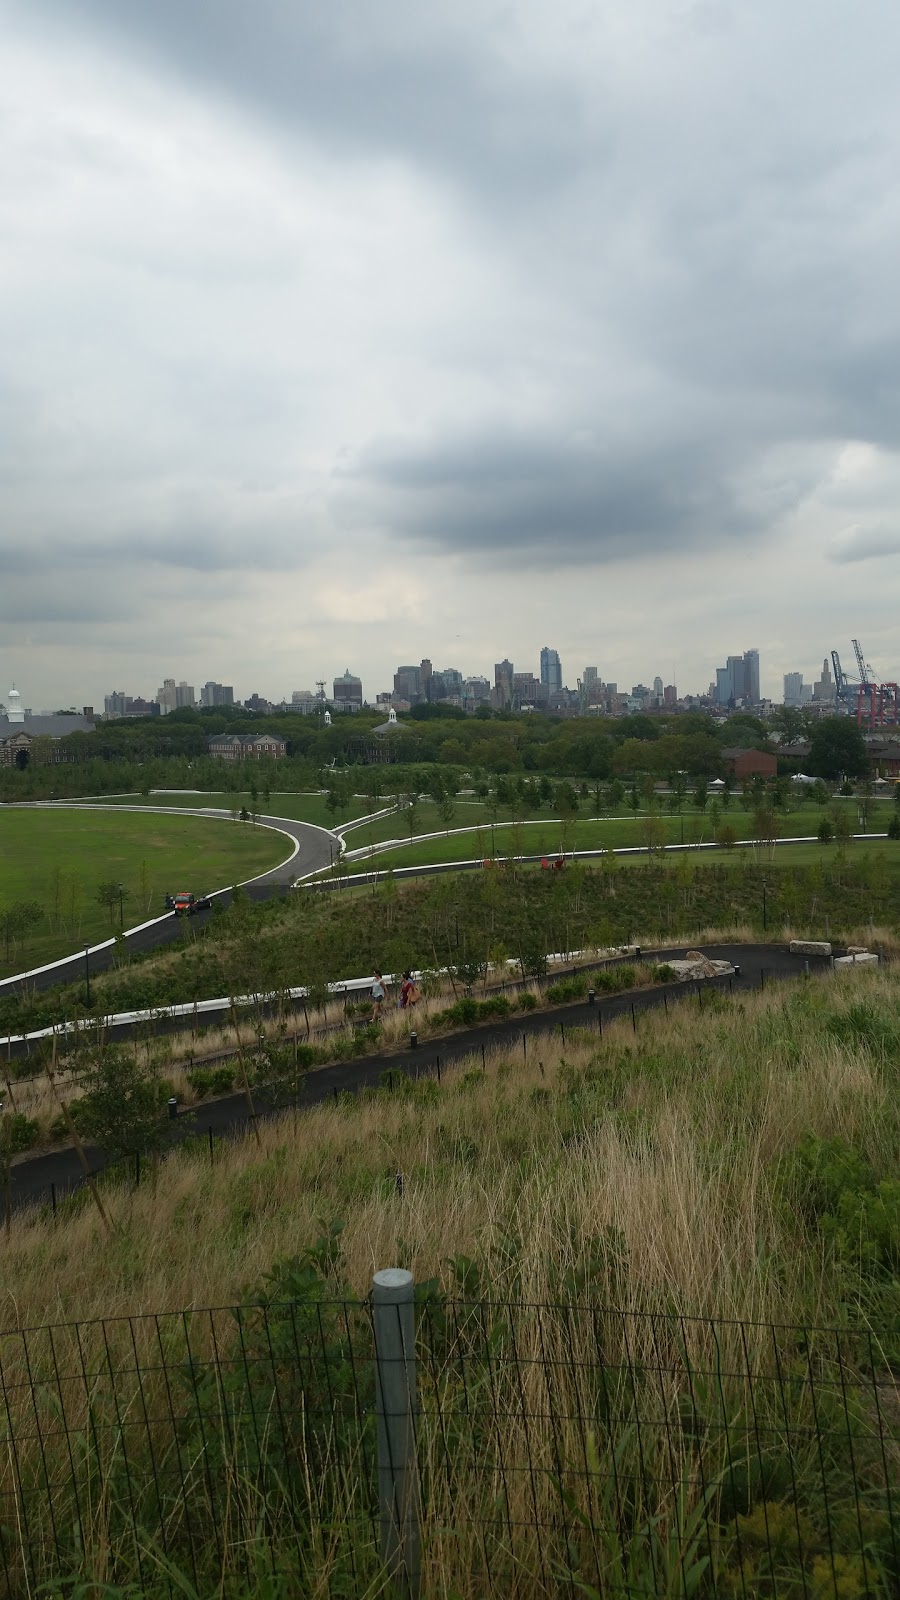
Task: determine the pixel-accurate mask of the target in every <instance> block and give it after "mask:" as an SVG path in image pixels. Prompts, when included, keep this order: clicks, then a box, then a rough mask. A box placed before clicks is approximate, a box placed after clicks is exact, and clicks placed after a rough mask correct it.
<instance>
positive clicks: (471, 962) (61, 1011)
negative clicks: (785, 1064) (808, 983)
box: [0, 841, 900, 1034]
mask: <svg viewBox="0 0 900 1600" xmlns="http://www.w3.org/2000/svg"><path fill="white" fill-rule="evenodd" d="M888 846H891V848H892V850H893V851H894V855H893V856H892V857H889V856H888ZM797 848H798V850H801V851H802V850H806V849H811V848H812V847H808V846H798V847H797ZM896 849H897V847H896V846H894V845H893V842H892V841H878V842H875V843H873V844H872V845H870V846H868V847H860V846H858V845H854V846H852V847H850V848H849V849H848V850H847V851H840V850H832V851H831V853H830V854H829V855H828V857H827V859H825V858H823V859H821V860H819V861H817V862H814V863H813V862H810V863H809V864H805V863H806V860H807V858H806V857H804V858H803V859H802V860H801V861H799V862H798V863H797V864H796V865H793V866H784V867H782V866H781V865H780V858H778V857H777V856H776V858H775V860H774V861H773V862H767V861H765V860H762V861H755V860H753V859H752V853H750V852H748V853H747V857H748V858H747V859H745V853H744V852H735V853H734V855H733V857H731V858H729V859H728V860H726V861H722V862H721V863H719V864H718V865H711V864H707V863H706V861H705V860H704V859H703V858H702V857H701V858H694V857H690V856H687V855H685V856H681V855H679V856H675V857H662V858H659V857H657V858H654V860H653V861H652V862H650V863H647V862H646V861H643V862H641V864H639V865H637V866H632V867H629V868H625V867H623V866H621V865H620V864H619V862H618V861H617V860H616V859H614V858H609V859H607V860H605V861H604V862H602V863H600V864H598V865H596V866H590V867H587V866H581V865H574V866H573V865H571V864H570V865H569V866H567V868H566V870H565V872H561V873H549V872H541V871H540V869H539V868H530V869H520V870H518V871H513V870H511V869H503V868H497V869H495V870H493V871H490V872H488V871H483V872H479V873H470V874H459V875H458V876H447V877H441V878H434V879H430V880H429V879H425V880H422V881H420V882H413V883H405V884H402V885H400V884H397V883H395V882H393V880H391V879H387V880H385V881H384V882H382V883H380V884H379V885H378V886H377V888H376V887H374V886H370V887H369V888H360V889H359V890H353V891H348V890H334V891H331V892H328V893H325V892H321V893H320V892H315V891H312V890H310V889H301V890H296V891H294V892H293V893H292V894H291V895H290V896H287V897H284V898H278V899H276V900H272V901H269V902H267V903H266V904H264V905H258V906H254V905H249V904H246V903H244V904H240V905H236V906H234V907H233V908H231V909H230V910H229V911H228V912H226V913H224V914H223V915H222V916H220V917H219V916H217V917H214V918H213V919H212V922H211V924H210V927H209V929H208V931H207V932H206V933H204V934H203V935H202V936H200V937H199V938H196V937H194V930H193V929H191V928H189V929H188V930H187V937H186V942H185V943H184V944H180V945H178V946H175V945H172V946H169V947H168V948H167V949H165V950H163V951H161V952H159V953H156V954H153V955H151V956H149V957H147V958H146V959H143V960H139V961H136V962H133V963H132V964H130V965H126V966H124V967H122V968H120V969H117V970H114V971H111V972H109V973H107V974H104V975H103V976H101V977H99V978H98V979H97V982H96V1004H97V1005H98V1006H102V1007H103V1008H104V1010H110V1011H123V1010H129V1009H132V1008H139V1007H148V1006H153V1005H158V1004H165V1003H168V1002H176V1001H178V1002H181V1001H186V1002H190V1001H192V1000H194V999H199V998H203V997H205V996H209V997H214V996H218V995H227V994H229V993H232V992H234V993H241V994H243V993H246V992H247V991H248V990H259V989H262V990H266V989H272V988H277V987H279V986H288V985H289V986H295V985H298V984H303V983H306V984H312V985H313V986H314V987H315V986H321V985H322V984H323V983H325V982H328V981H335V980H339V979H341V978H348V977H356V976H361V975H364V974H366V973H369V972H371V971H372V970H373V968H374V967H375V966H379V967H380V968H381V969H382V970H383V971H385V972H390V971H393V972H397V971H402V970H403V969H404V968H405V967H407V966H413V967H418V968H432V967H440V966H446V965H448V964H450V965H454V966H459V967H462V968H463V969H464V970H465V971H470V972H471V971H474V972H476V973H477V972H478V971H479V970H480V968H481V966H482V965H483V963H484V962H485V961H486V960H488V959H491V960H493V961H496V960H499V959H501V958H503V957H512V958H515V959H516V960H519V961H521V962H522V964H523V966H524V968H525V970H526V973H529V974H531V973H534V972H540V971H541V970H542V966H543V962H544V958H545V956H546V954H547V952H548V951H565V950H574V949H579V948H582V947H583V946H591V947H596V946H598V945H599V946H606V945H612V944H623V943H628V942H630V941H631V940H632V939H633V938H634V937H635V936H636V935H637V934H638V932H640V933H641V934H642V936H643V938H644V940H645V942H646V943H648V944H652V943H654V942H655V941H657V940H660V941H662V940H666V939H672V938H679V937H686V938H696V937H697V936H698V929H700V928H718V929H725V928H729V927H734V926H742V927H747V926H749V927H750V928H752V929H756V930H758V931H759V932H760V933H761V932H763V931H764V930H765V931H768V933H769V934H770V935H771V934H772V933H774V932H778V933H779V934H780V932H781V931H782V929H788V928H791V929H794V930H796V931H800V930H807V929H808V930H811V931H812V933H813V936H815V937H821V936H825V935H827V934H828V933H831V934H835V935H837V934H839V933H840V932H844V933H847V932H850V931H852V930H854V929H860V928H864V927H865V926H866V925H867V924H875V925H878V926H884V927H888V928H891V927H894V928H896V927H897V926H898V924H900V874H898V873H897V872H894V871H891V870H889V861H890V860H892V859H894V860H895V859H896ZM82 1002H83V993H82V992H81V991H80V990H79V989H78V988H77V987H75V988H73V989H71V990H69V991H65V990H54V991H52V992H47V993H45V994H38V995H35V996H33V997H28V996H25V997H22V998H21V999H9V998H0V1034H2V1033H3V1032H4V1031H6V1030H7V1029H8V1030H9V1031H13V1032H18V1031H21V1029H22V1028H25V1027H41V1026H45V1025H48V1024H49V1023H51V1022H53V1021H54V1020H56V1019H57V1018H60V1017H71V1016H73V1015H77V1014H78V1013H79V1007H80V1006H81V1005H82Z"/></svg>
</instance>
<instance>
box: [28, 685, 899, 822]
mask: <svg viewBox="0 0 900 1600" xmlns="http://www.w3.org/2000/svg"><path fill="white" fill-rule="evenodd" d="M798 719H799V720H798ZM382 720H383V718H382V714H381V713H380V712H363V713H360V714H357V715H353V716H350V715H345V716H340V717H335V719H334V722H333V724H332V726H330V727H326V726H325V725H324V723H323V720H322V719H321V718H319V717H318V716H309V717H303V716H298V715H293V714H291V713H285V714H276V715H273V716H268V717H261V716H257V715H254V714H252V713H250V712H246V711H244V710H242V709H241V708H239V707H221V708H217V709H216V710H215V711H190V710H181V711H175V712H173V713H172V714H171V715H170V716H168V717H166V718H165V719H163V720H160V719H156V718H154V719H151V718H131V719H127V718H126V719H122V720H121V721H118V722H113V723H104V724H102V725H101V726H100V727H98V728H97V729H96V730H95V731H94V732H93V733H73V734H69V735H68V737H67V738H66V739H65V740H64V741H61V743H62V744H64V746H65V756H66V760H65V761H64V762H61V763H59V764H56V763H54V764H52V765H48V764H46V755H47V752H46V751H44V752H43V753H42V754H36V758H35V759H34V760H32V761H31V762H30V763H29V764H28V765H27V766H26V767H25V769H24V770H23V771H17V770H15V769H13V768H6V769H3V770H2V771H0V799H4V800H13V799H30V798H39V797H43V796H48V795H55V796H57V797H58V798H65V797H66V796H69V795H77V794H104V793H114V792H115V791H117V790H120V791H124V790H138V791H140V790H143V791H145V792H147V791H149V790H150V789H151V788H178V787H185V788H197V789H203V788H210V789H229V788H230V789H234V790H235V791H237V790H245V791H246V790H247V789H248V787H249V784H250V777H251V774H253V773H255V774H256V775H257V780H256V781H257V782H258V784H259V785H264V786H267V787H271V788H274V787H279V788H283V789H304V788H311V787H318V786H319V785H320V784H321V777H322V772H323V770H325V769H335V768H343V767H347V768H356V767H362V768H369V767H372V766H375V765H377V766H382V765H383V766H386V767H389V768H398V767H399V768H410V769H411V768H417V767H431V766H435V765H437V766H440V767H443V768H453V769H456V770H457V771H458V772H459V773H460V774H464V773H467V774H469V775H470V776H474V775H477V774H481V773H484V774H487V775H489V776H501V775H504V774H519V773H525V774H529V775H540V774H542V773H547V774H551V775H554V776H557V777H569V778H580V779H585V780H591V779H593V780H609V779H611V778H617V777H623V776H626V777H636V776H643V775H647V776H652V777H654V778H655V779H657V780H666V779H668V780H670V781H671V780H672V779H674V778H675V776H676V775H677V774H679V773H680V774H686V775H687V777H688V779H689V780H691V781H696V780H697V779H700V778H704V777H705V778H717V777H723V776H724V775H725V763H724V761H723V751H724V750H725V749H727V748H729V747H732V746H736V747H742V748H748V747H753V748H755V749H762V750H773V751H776V750H777V749H778V746H777V745H776V744H774V743H773V742H772V741H771V734H772V733H773V732H780V733H781V734H782V736H783V737H787V738H791V737H794V736H796V735H797V734H798V733H799V734H802V733H804V732H806V731H807V726H806V725H805V723H804V719H803V717H802V713H798V712H793V711H792V710H791V708H788V707H785V708H780V709H779V711H778V712H776V714H775V715H774V716H773V717H772V719H771V721H770V722H769V723H768V724H766V723H763V722H762V721H760V719H759V718H757V717H754V716H752V715H750V714H749V713H746V712H737V713H735V714H734V715H733V716H731V717H729V718H728V719H727V721H725V722H724V723H718V722H714V721H713V720H712V718H711V717H709V716H707V715H706V714H705V713H703V712H689V713H687V714H680V715H675V716H672V715H668V716H667V715H652V716H651V715H646V714H638V715H635V716H629V717H620V718H602V719H599V718H598V719H597V720H594V719H592V718H589V717H579V718H573V719H562V718H559V717H553V716H545V715H543V714H542V713H539V712H535V713H527V714H526V713H514V712H509V711H501V712H491V711H490V710H489V709H488V708H487V707H482V708H480V709H479V711H478V712H477V714H476V715H475V716H474V717H468V716H464V715H463V714H462V713H461V712H459V711H457V710H456V709H455V708H454V707H451V706H417V707H415V709H414V711H413V712H412V713H411V714H410V715H409V716H408V717H404V718H401V720H400V723H399V725H398V729H397V731H396V732H391V733H390V734H389V735H386V736H384V735H379V734H376V733H375V732H374V731H373V730H374V728H375V727H376V726H377V725H378V723H379V722H380V721H382ZM248 731H252V732H254V733H274V734H277V735H279V736H280V737H282V738H283V739H285V740H286V741H287V748H288V758H287V760H285V761H278V762H262V763H257V762H256V761H252V762H240V763H230V762H223V761H219V760H215V759H213V758H211V757H210V756H209V755H208V752H207V741H208V740H209V738H211V737H212V736H213V735H215V734H220V733H227V732H232V733H240V732H248ZM808 731H809V738H810V743H811V749H810V753H809V756H808V757H807V758H806V759H805V760H804V766H805V768H806V769H807V770H808V771H810V772H811V773H812V774H813V775H814V776H818V777H822V778H828V779H835V778H837V777H839V776H847V777H857V776H862V775H864V774H865V772H866V770H867V765H868V763H867V756H866V749H865V745H864V743H863V740H862V737H861V735H860V732H859V729H858V728H857V727H856V724H855V723H853V722H852V721H851V720H850V719H849V718H846V717H826V718H823V719H820V720H817V721H814V722H812V724H811V725H809V730H808ZM796 766H797V761H796V759H795V760H794V761H793V762H792V761H791V760H790V759H789V758H788V759H782V768H783V770H784V771H786V772H790V771H791V770H796ZM361 786H362V784H360V787H361ZM391 788H394V789H395V790H396V777H395V775H394V774H391V775H390V776H386V778H385V789H386V790H389V789H391Z"/></svg>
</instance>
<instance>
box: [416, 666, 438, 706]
mask: <svg viewBox="0 0 900 1600" xmlns="http://www.w3.org/2000/svg"><path fill="white" fill-rule="evenodd" d="M433 677H434V673H433V671H432V667H431V662H430V661H429V659H428V657H427V656H424V657H423V659H422V660H421V661H420V662H419V693H420V695H421V696H422V699H423V700H431V699H432V698H437V697H436V696H432V693H431V680H432V678H433Z"/></svg>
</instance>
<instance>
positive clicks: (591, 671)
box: [581, 667, 600, 689]
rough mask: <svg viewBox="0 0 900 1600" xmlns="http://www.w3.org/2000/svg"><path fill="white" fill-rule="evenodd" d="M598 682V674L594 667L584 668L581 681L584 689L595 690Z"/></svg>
mask: <svg viewBox="0 0 900 1600" xmlns="http://www.w3.org/2000/svg"><path fill="white" fill-rule="evenodd" d="M599 680H600V674H599V673H598V671H597V668H596V667H585V669H584V673H583V674H582V679H581V681H582V683H583V684H584V687H585V688H586V689H596V687H597V684H598V682H599Z"/></svg>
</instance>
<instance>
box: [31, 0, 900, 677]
mask: <svg viewBox="0 0 900 1600" xmlns="http://www.w3.org/2000/svg"><path fill="white" fill-rule="evenodd" d="M0 39H5V41H6V43H7V45H8V46H9V50H10V51H11V52H12V53H13V57H14V61H15V66H14V70H13V71H12V72H11V73H10V74H9V75H8V84H7V92H6V103H5V109H4V110H2V111H0V116H2V119H3V122H2V133H3V141H2V147H3V150H5V155H4V154H2V153H0V180H2V182H3V191H4V195H5V197H6V202H7V203H5V205H4V210H3V216H2V218H0V256H2V265H0V291H2V292H0V341H2V345H3V350H4V358H3V363H2V368H0V509H2V519H0V563H2V571H3V575H4V579H5V581H4V583H3V585H2V591H3V592H2V595H0V615H2V616H4V617H5V618H7V619H9V620H14V619H15V618H16V617H17V616H27V618H28V620H29V622H30V623H35V624H40V623H41V622H42V621H43V622H45V623H46V624H47V625H48V626H50V625H51V624H52V625H53V626H58V625H59V624H60V623H61V622H64V621H65V617H66V608H67V606H69V607H70V608H71V617H72V620H73V622H74V621H77V620H78V619H79V618H80V617H83V616H85V615H87V614H88V613H89V614H91V615H94V613H95V610H96V609H97V606H98V601H97V585H98V574H104V573H105V574H106V575H107V579H108V581H110V582H111V583H112V584H113V585H114V587H115V589H116V592H117V593H120V594H121V605H122V607H123V608H124V609H127V611H128V614H129V615H131V614H132V613H133V614H134V615H135V616H138V617H140V616H141V615H142V604H143V602H142V598H141V597H142V595H143V594H144V592H145V591H146V592H147V594H148V595H149V594H150V593H153V594H154V595H155V593H156V591H157V587H158V585H159V584H160V583H162V584H163V585H166V584H167V585H168V586H169V589H170V591H171V593H172V595H173V596H181V595H182V594H184V593H185V592H187V590H188V589H189V588H190V586H191V585H195V584H197V583H198V582H199V581H201V580H202V577H203V575H204V574H211V573H215V572H218V573H222V574H234V575H235V581H236V582H238V581H239V580H240V578H241V575H242V574H250V573H252V574H260V575H263V576H265V575H266V574H271V575H273V576H274V575H276V574H279V573H286V574H291V575H297V576H299V577H303V575H305V574H307V573H308V574H310V578H309V587H308V588H307V589H306V590H305V593H306V596H307V600H308V603H309V604H310V605H314V604H315V597H316V594H317V592H318V591H317V590H316V588H315V584H316V582H318V579H317V578H316V577H315V574H316V573H318V572H320V571H321V570H323V566H322V564H323V562H327V555H328V551H329V549H332V550H334V549H335V548H339V549H340V551H341V559H342V561H345V562H346V561H349V562H350V563H352V564H353V565H354V566H355V567H358V568H360V569H362V570H365V568H366V566H367V564H370V563H371V564H373V565H374V564H377V563H378V562H379V561H380V560H382V559H383V556H384V552H385V551H387V550H390V551H393V550H395V549H396V548H397V547H398V546H399V545H400V544H402V545H403V546H404V547H408V548H410V549H412V550H414V551H417V552H421V553H423V554H424V555H427V556H429V557H431V558H433V559H434V560H441V559H443V558H445V557H446V555H447V554H448V553H451V554H453V553H461V554H464V555H465V556H466V559H467V563H468V566H469V569H470V570H471V564H472V563H473V562H474V563H477V562H480V561H483V562H484V563H485V564H486V565H487V564H491V563H496V562H497V561H498V560H499V561H506V560H508V558H509V556H510V555H515V557H516V558H517V560H518V561H519V563H520V564H521V565H522V567H523V568H525V569H528V568H530V567H533V566H535V565H539V564H540V562H541V560H543V559H544V557H545V555H546V553H547V551H548V550H550V549H552V552H553V559H554V563H555V564H556V565H558V566H561V567H564V566H566V565H569V566H571V567H573V568H574V567H584V566H585V564H587V565H590V563H591V562H596V563H598V564H599V563H603V562H606V561H609V560H610V559H614V560H615V561H616V562H618V563H624V564H625V565H626V566H627V564H628V563H629V562H633V563H635V567H636V569H637V568H639V566H640V564H641V563H642V562H645V561H646V560H647V558H648V557H650V556H654V555H661V556H669V555H673V554H677V555H679V556H680V557H683V558H684V559H685V560H686V562H687V563H688V565H689V563H690V562H691V561H701V560H703V558H704V556H705V555H706V554H707V553H718V552H721V551H722V550H723V549H724V550H726V551H734V552H735V553H740V552H742V551H745V550H746V549H747V548H749V547H750V546H751V545H752V548H753V549H754V550H755V551H757V552H759V551H761V550H765V549H768V550H770V551H771V552H773V553H776V554H782V555H783V553H784V552H785V551H786V550H787V549H788V547H789V546H790V548H791V549H792V550H794V552H795V556H796V561H797V564H798V570H800V569H801V566H802V563H803V561H804V555H803V552H804V551H805V550H807V551H809V553H810V555H811V556H812V558H813V566H814V570H815V571H816V572H820V571H821V572H823V573H825V574H826V577H824V578H822V579H821V581H822V583H823V584H825V583H827V581H828V579H827V572H828V570H829V569H830V571H831V574H832V581H833V575H834V568H835V564H839V565H840V566H841V567H842V569H843V572H845V573H852V571H853V570H854V569H855V568H856V566H858V565H860V564H861V563H863V562H865V561H866V559H867V557H868V556H869V555H870V554H871V552H872V550H873V548H876V547H877V550H878V553H879V554H880V555H881V556H883V557H885V558H890V557H891V556H892V555H894V554H895V553H897V548H898V546H897V541H896V539H895V538H894V536H893V535H892V534H890V533H885V532H884V531H883V530H884V529H890V528H891V527H892V526H893V521H892V511H891V508H892V505H893V503H895V501H894V496H895V490H896V480H897V470H896V468H897V460H896V458H897V452H898V451H900V378H898V373H900V305H898V301H897V296H896V289H895V282H894V279H895V269H896V261H897V259H898V257H900V207H898V202H897V200H896V198H895V176H894V175H895V172H896V167H897V162H898V156H900V102H898V97H897V95H896V87H895V85H896V71H895V66H896V60H897V55H898V49H900V13H898V12H897V11H896V8H895V7H894V6H892V5H890V4H889V3H888V0H869V3H868V4H867V5H865V6H864V7H861V8H855V9H854V10H853V11H851V10H850V8H849V7H848V6H846V5H845V4H842V3H839V0H825V3H823V0H798V3H797V4H796V5H793V6H791V7H789V8H785V7H784V6H783V5H778V4H776V3H775V0H761V3H760V4H759V5H757V6H755V7H753V8H747V7H739V6H736V5H733V6H732V5H728V4H726V3H722V4H714V3H710V0H704V3H698V4H690V3H687V0H686V3H685V4H684V5H683V6H679V7H677V8H676V7H673V6H670V5H666V4H663V3H661V0H635V3H634V4H633V5H629V6H628V7H622V6H621V5H618V4H613V3H612V0H608V3H603V4H600V5H599V6H597V7H595V8H591V9H590V10H587V9H586V8H584V7H583V5H581V4H580V3H579V4H575V3H574V0H572V3H568V0H561V4H560V5H559V6H558V7H554V8H550V7H547V6H546V5H545V4H537V3H531V0H523V3H522V4H521V5H520V6H517V7H512V6H505V5H499V6H493V5H488V4H476V3H474V0H457V3H456V4H454V5H453V6H451V5H450V4H449V3H445V0H435V3H434V4H433V5H429V6H427V7H423V6H421V5H417V4H413V3H412V0H403V3H399V0H392V3H391V0H388V3H385V4H384V5H379V6H371V5H367V4H363V3H362V0H352V3H345V4H342V5H335V6H328V7H312V6H285V5H283V4H281V3H280V0H277V3H276V0H259V4H257V5H255V6H253V7H248V6H247V5H246V4H244V3H239V0H216V3H213V0H180V3H178V4H175V3H174V0H158V3H156V4H152V5H148V4H145V3H143V0H29V4H28V5H27V6H26V5H25V4H23V3H21V0H0ZM854 442H862V444H864V445H865V446H867V447H868V449H869V451H870V452H871V454H870V455H868V456H866V457H865V459H864V460H863V461H862V465H861V466H859V468H858V469H857V468H854V470H853V471H852V472H850V473H849V475H848V474H845V475H844V477H843V478H840V481H839V482H838V481H837V480H836V478H835V472H836V468H835V462H836V461H839V460H841V459H843V457H842V452H843V451H844V450H845V448H846V447H847V446H848V444H850V445H852V444H853V443H854ZM857 527H858V528H859V529H862V528H867V529H874V530H875V532H874V533H873V534H872V535H869V534H863V533H862V532H859V533H856V532H854V531H852V530H854V529H856V528H857ZM848 528H849V529H850V530H851V532H850V533H846V530H847V529H848ZM791 541H793V544H792V543H791ZM873 541H874V542H873ZM820 557H821V559H820ZM803 570H806V571H809V570H812V569H811V568H810V565H809V563H807V565H806V567H805V568H804V569H803ZM50 573H52V575H53V579H52V582H51V581H49V578H48V574H50ZM113 573H114V576H111V574H113ZM425 581H426V579H425V578H424V577H423V582H425ZM449 581H450V580H449V579H448V578H447V577H446V573H445V576H444V578H443V579H442V582H444V583H445V584H446V583H447V582H449ZM816 581H819V580H818V579H817V580H816ZM226 589H227V585H226ZM878 601H879V603H881V602H882V601H883V602H884V603H885V604H887V602H888V590H887V588H886V587H882V590H881V593H880V595H879V597H878ZM154 603H155V602H154ZM216 603H217V604H222V605H224V604H225V601H224V599H223V595H222V592H221V591H220V592H218V593H217V598H216ZM233 603H236V601H233ZM729 603H730V602H729ZM872 603H873V604H874V603H875V601H874V600H873V602H872ZM149 605H150V601H149V600H148V601H147V602H146V605H145V608H144V612H143V615H145V616H147V615H149V610H148V608H149ZM101 610H102V608H101ZM231 625H232V624H231V621H230V620H229V617H228V616H227V615H226V614H225V612H224V611H223V619H222V629H223V632H227V629H228V627H229V626H231ZM651 627H652V623H651ZM818 653H819V650H818V644H816V648H815V650H814V651H813V654H814V655H815V654H818Z"/></svg>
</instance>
